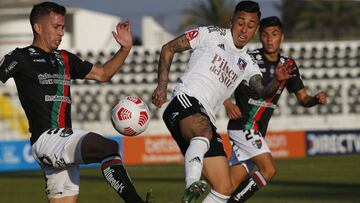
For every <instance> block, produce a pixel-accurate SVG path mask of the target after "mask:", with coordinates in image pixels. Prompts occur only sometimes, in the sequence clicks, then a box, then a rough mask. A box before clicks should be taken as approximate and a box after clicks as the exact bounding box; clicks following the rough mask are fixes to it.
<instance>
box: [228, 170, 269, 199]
mask: <svg viewBox="0 0 360 203" xmlns="http://www.w3.org/2000/svg"><path fill="white" fill-rule="evenodd" d="M265 185H266V180H265V178H264V177H263V176H262V175H261V173H260V172H259V171H255V172H254V173H253V174H252V175H251V176H250V177H249V178H247V179H246V180H244V181H243V182H242V183H241V184H240V185H239V186H238V187H237V188H236V190H235V191H234V192H233V194H232V195H231V197H230V199H229V201H228V202H229V203H236V202H245V200H247V199H249V198H250V197H251V196H253V195H254V194H255V192H257V191H258V190H259V189H260V188H262V187H264V186H265Z"/></svg>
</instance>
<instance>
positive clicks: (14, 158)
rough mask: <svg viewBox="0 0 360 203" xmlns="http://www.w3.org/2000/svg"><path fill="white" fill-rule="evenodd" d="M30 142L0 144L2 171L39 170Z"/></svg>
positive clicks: (0, 169) (0, 166)
mask: <svg viewBox="0 0 360 203" xmlns="http://www.w3.org/2000/svg"><path fill="white" fill-rule="evenodd" d="M39 168H40V167H39V165H38V164H37V163H36V161H35V160H34V158H33V157H32V154H31V145H30V142H29V140H17V141H1V142H0V171H9V170H12V171H14V170H25V169H26V170H28V169H39Z"/></svg>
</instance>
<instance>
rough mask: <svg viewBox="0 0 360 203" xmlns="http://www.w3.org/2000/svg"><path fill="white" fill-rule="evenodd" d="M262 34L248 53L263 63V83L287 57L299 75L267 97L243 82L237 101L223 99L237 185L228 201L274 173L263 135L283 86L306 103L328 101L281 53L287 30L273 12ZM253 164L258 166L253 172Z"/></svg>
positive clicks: (262, 26)
mask: <svg viewBox="0 0 360 203" xmlns="http://www.w3.org/2000/svg"><path fill="white" fill-rule="evenodd" d="M259 35H260V41H261V44H262V48H260V49H256V50H254V51H251V52H249V54H250V55H251V56H252V57H253V58H254V60H256V62H257V64H258V65H259V66H260V70H261V72H262V74H263V84H264V85H267V84H268V83H270V82H271V81H272V80H273V78H274V77H276V76H275V74H274V73H275V67H276V66H277V65H278V64H279V63H284V62H285V61H289V63H290V64H292V65H293V67H295V72H294V73H295V75H296V76H295V77H293V78H291V79H289V80H286V81H282V82H281V83H280V85H279V87H278V90H277V91H276V93H275V94H273V95H272V96H271V97H270V98H269V99H266V100H264V99H258V100H257V99H254V98H253V96H254V92H253V91H252V90H251V89H250V88H249V86H248V85H247V84H246V83H245V82H242V83H241V84H240V85H239V86H238V87H237V88H236V90H235V100H236V105H235V104H233V103H232V102H231V100H229V99H228V100H226V101H225V102H224V105H225V108H226V110H227V114H228V116H229V118H230V121H229V123H228V134H229V136H230V139H231V141H232V155H231V158H230V165H231V178H232V181H233V184H234V186H237V188H236V191H235V192H234V193H233V194H232V197H231V199H230V200H229V202H244V201H245V200H247V199H248V198H249V197H251V196H252V195H253V194H254V193H255V192H256V191H258V190H259V189H260V188H261V187H264V186H265V185H266V184H267V183H268V182H269V181H270V180H271V178H272V177H273V176H274V175H275V172H276V169H275V163H274V160H273V157H272V156H271V153H270V150H269V148H268V146H267V144H266V142H265V139H264V137H265V135H266V130H267V127H268V123H269V120H270V118H271V116H272V114H273V112H274V109H275V108H276V104H277V102H278V100H279V98H280V96H281V93H282V92H283V90H284V89H285V88H286V89H287V90H288V92H290V93H295V95H296V98H297V100H298V102H299V103H300V104H301V105H302V106H304V107H311V106H315V105H317V104H324V103H325V102H326V94H325V93H324V92H323V91H320V92H319V93H317V94H316V95H315V96H310V95H308V93H307V91H306V90H305V88H304V84H303V81H302V79H301V77H300V73H299V69H298V67H297V66H296V64H295V62H294V61H293V59H291V58H288V57H286V56H282V55H280V45H281V42H282V41H283V40H284V32H283V26H282V23H281V21H280V20H279V18H277V17H275V16H272V17H267V18H264V19H262V20H261V21H260V28H259ZM254 165H256V166H257V168H258V170H256V171H255V172H253V173H251V172H252V169H253V168H254ZM249 174H251V175H250V176H249ZM240 183H241V184H240Z"/></svg>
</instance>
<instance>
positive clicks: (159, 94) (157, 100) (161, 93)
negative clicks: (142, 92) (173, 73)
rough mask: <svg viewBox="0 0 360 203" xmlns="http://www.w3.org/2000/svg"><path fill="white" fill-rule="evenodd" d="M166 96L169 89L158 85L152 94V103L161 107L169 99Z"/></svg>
mask: <svg viewBox="0 0 360 203" xmlns="http://www.w3.org/2000/svg"><path fill="white" fill-rule="evenodd" d="M166 97H167V89H166V88H161V87H159V86H157V87H156V89H155V90H154V92H153V94H152V103H153V104H154V105H155V106H156V107H158V108H160V107H161V106H162V105H163V104H164V103H165V102H166V99H167V98H166Z"/></svg>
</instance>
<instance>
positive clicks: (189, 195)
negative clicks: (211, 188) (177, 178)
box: [182, 180, 208, 203]
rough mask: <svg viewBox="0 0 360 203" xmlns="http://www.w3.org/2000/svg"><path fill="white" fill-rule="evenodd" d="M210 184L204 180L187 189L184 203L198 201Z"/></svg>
mask: <svg viewBox="0 0 360 203" xmlns="http://www.w3.org/2000/svg"><path fill="white" fill-rule="evenodd" d="M207 187H208V184H207V183H206V181H204V180H199V181H196V182H194V183H193V184H191V185H190V186H189V187H188V188H186V189H185V192H184V195H183V197H182V203H195V202H196V200H197V199H198V198H199V197H200V196H201V195H202V194H203V193H204V192H205V191H206V189H207Z"/></svg>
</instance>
